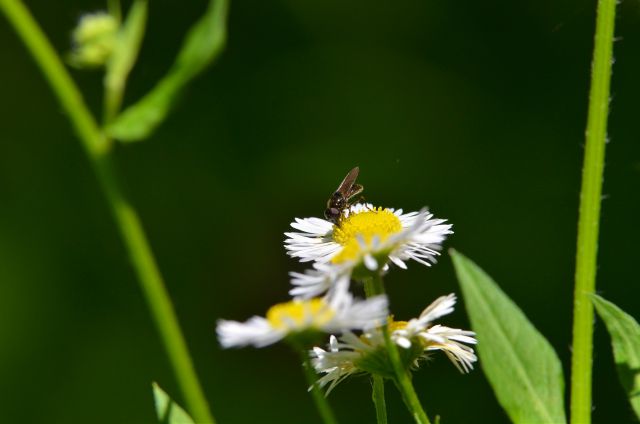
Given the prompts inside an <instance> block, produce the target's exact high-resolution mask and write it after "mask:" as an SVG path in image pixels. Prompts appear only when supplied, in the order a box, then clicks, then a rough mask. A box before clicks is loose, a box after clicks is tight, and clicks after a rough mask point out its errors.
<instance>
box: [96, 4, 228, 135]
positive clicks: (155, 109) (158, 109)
mask: <svg viewBox="0 0 640 424" xmlns="http://www.w3.org/2000/svg"><path fill="white" fill-rule="evenodd" d="M227 9H228V2H227V0H211V1H210V3H209V8H208V10H207V12H206V14H205V15H204V16H203V17H202V18H201V19H200V20H199V21H198V22H197V23H196V24H194V26H193V27H192V28H191V29H190V30H189V33H188V34H187V37H186V39H185V41H184V43H183V45H182V48H181V50H180V53H179V54H178V57H177V58H176V61H175V63H174V64H173V66H172V68H171V69H170V70H169V73H168V74H167V75H166V76H165V77H164V78H162V80H160V82H158V84H156V86H155V87H154V88H153V89H152V90H151V92H149V93H148V94H147V95H146V96H145V97H143V98H142V99H141V100H140V101H138V102H137V103H136V104H134V105H132V106H130V107H129V108H128V109H126V110H125V111H123V112H122V114H121V115H120V116H119V117H118V118H117V119H116V120H115V121H114V122H113V123H112V124H111V125H110V126H109V127H108V128H107V132H108V133H109V135H110V136H112V137H114V138H116V139H118V140H120V141H139V140H143V139H145V138H147V137H149V136H150V135H151V133H152V132H153V131H154V130H155V128H156V127H157V126H158V125H160V124H161V123H162V121H163V120H164V119H165V118H166V116H167V115H168V113H169V111H170V109H171V105H172V104H173V102H174V100H175V98H176V97H177V96H178V95H179V94H180V92H181V91H182V89H183V88H184V87H185V86H186V85H187V84H188V83H189V81H191V80H192V79H193V78H194V77H195V76H196V75H198V74H199V73H200V72H202V71H203V70H204V69H205V68H206V67H207V66H208V65H209V64H210V63H212V62H213V61H214V60H215V59H216V58H217V57H218V55H219V54H220V52H221V51H222V48H223V47H224V44H225V40H226V17H227Z"/></svg>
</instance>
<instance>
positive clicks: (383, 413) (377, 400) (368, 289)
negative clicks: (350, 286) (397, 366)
mask: <svg viewBox="0 0 640 424" xmlns="http://www.w3.org/2000/svg"><path fill="white" fill-rule="evenodd" d="M364 291H365V294H366V296H367V297H368V298H369V297H373V296H375V294H374V287H373V283H372V281H371V280H370V279H369V280H366V281H365V282H364ZM371 400H372V401H373V406H374V408H375V410H376V422H377V424H387V403H386V401H385V398H384V378H383V377H381V376H379V375H372V376H371Z"/></svg>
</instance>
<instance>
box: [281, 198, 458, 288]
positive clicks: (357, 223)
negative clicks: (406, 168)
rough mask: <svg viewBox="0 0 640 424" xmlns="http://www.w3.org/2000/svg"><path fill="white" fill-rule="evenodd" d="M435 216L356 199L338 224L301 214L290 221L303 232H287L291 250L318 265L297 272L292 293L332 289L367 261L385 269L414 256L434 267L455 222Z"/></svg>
mask: <svg viewBox="0 0 640 424" xmlns="http://www.w3.org/2000/svg"><path fill="white" fill-rule="evenodd" d="M444 222H445V220H442V219H434V218H433V215H432V214H431V213H429V212H428V211H427V210H426V209H423V210H421V211H420V212H410V213H406V214H405V213H402V209H399V210H394V209H388V208H387V209H383V208H375V207H374V206H373V205H371V204H356V205H353V206H351V207H350V208H349V209H347V210H346V211H345V212H344V215H343V216H342V218H341V219H340V220H339V221H338V224H336V225H334V224H333V223H331V222H329V221H325V220H324V219H320V218H305V219H299V218H296V220H295V222H293V223H291V226H292V227H293V228H295V229H297V230H299V232H289V233H285V235H286V236H287V239H286V240H285V248H286V249H287V253H288V254H289V255H290V256H292V257H296V258H299V259H300V261H301V262H309V261H313V262H314V265H313V266H314V269H311V270H308V271H307V272H305V273H292V274H291V276H292V277H293V280H292V281H291V283H292V284H293V285H294V286H296V287H294V288H293V289H292V290H291V291H290V294H291V295H293V296H297V297H303V298H307V297H310V296H316V295H319V294H321V293H324V292H325V291H327V290H329V289H331V288H332V285H333V282H334V281H338V280H339V279H340V278H341V277H343V276H344V275H350V274H351V272H352V271H353V270H354V269H356V268H357V267H360V266H361V265H363V266H364V267H365V268H366V269H367V270H369V271H376V270H378V269H382V270H383V271H386V270H387V268H388V262H389V261H391V262H393V263H394V264H396V265H397V266H398V267H400V268H403V269H406V268H407V265H406V263H405V261H407V260H409V259H413V260H415V261H417V262H419V263H421V264H423V265H426V266H430V265H431V264H432V263H435V262H436V256H437V255H439V250H440V247H441V244H442V242H443V241H444V240H445V238H446V237H447V235H448V234H451V232H452V231H451V225H450V224H445V223H444Z"/></svg>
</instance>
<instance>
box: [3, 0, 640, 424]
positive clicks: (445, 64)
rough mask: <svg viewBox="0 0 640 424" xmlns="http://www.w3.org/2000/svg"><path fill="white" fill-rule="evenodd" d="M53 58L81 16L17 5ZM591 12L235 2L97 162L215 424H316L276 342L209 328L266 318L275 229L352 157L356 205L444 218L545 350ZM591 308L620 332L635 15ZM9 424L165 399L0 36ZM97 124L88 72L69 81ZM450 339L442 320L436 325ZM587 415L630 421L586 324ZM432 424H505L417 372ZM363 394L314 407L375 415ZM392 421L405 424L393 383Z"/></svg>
mask: <svg viewBox="0 0 640 424" xmlns="http://www.w3.org/2000/svg"><path fill="white" fill-rule="evenodd" d="M27 4H28V5H29V7H30V8H31V10H32V12H33V14H34V15H35V17H36V18H37V19H38V21H39V22H40V23H41V24H42V26H43V28H44V29H45V31H46V32H47V34H48V35H49V36H50V38H51V40H52V42H53V44H54V45H55V47H56V48H57V50H58V51H59V52H66V51H68V48H69V38H70V31H71V29H72V27H73V26H74V25H75V23H76V22H77V19H78V17H79V16H80V15H81V14H82V13H83V12H86V11H94V10H97V9H100V8H103V7H104V4H103V3H102V2H100V1H88V0H87V1H80V0H60V1H55V2H52V1H43V0H41V1H28V2H27ZM205 7H206V2H205V1H204V0H199V1H192V2H181V3H180V4H178V3H177V2H172V1H167V0H165V1H154V2H152V4H151V9H150V17H149V23H148V32H147V36H146V38H145V42H144V45H143V47H142V53H141V57H140V60H139V62H138V65H137V66H136V68H135V69H134V72H133V74H132V77H131V80H130V89H129V91H128V93H127V97H126V102H128V103H130V102H132V101H134V100H136V99H137V98H139V97H140V96H141V95H142V94H144V93H145V92H146V91H147V90H148V89H149V88H150V87H151V86H152V85H153V82H154V81H156V80H157V79H158V78H159V77H160V76H161V75H163V74H164V72H166V70H167V69H168V67H169V66H170V64H171V62H172V60H173V57H174V55H175V53H176V52H177V50H178V48H179V45H180V42H181V40H182V36H183V34H184V32H185V31H186V30H187V28H188V27H189V25H190V24H191V23H192V22H193V21H195V20H196V19H197V17H198V16H199V15H200V14H201V13H202V12H203V11H204V9H205ZM594 10H595V1H589V2H584V1H577V0H564V1H554V0H542V1H541V0H522V1H515V2H514V1H506V0H498V1H495V0H494V1H490V2H478V1H471V0H463V1H455V2H454V1H443V0H406V1H402V2H390V1H387V2H367V1H360V0H351V1H336V0H330V1H323V2H304V1H298V0H274V1H264V0H237V1H234V2H233V3H232V5H231V13H230V23H229V31H230V32H229V43H228V46H227V49H226V51H225V52H224V54H223V56H222V57H221V58H220V60H219V61H218V62H217V63H216V65H215V66H214V67H213V68H212V69H211V70H209V71H208V72H207V73H206V74H205V75H203V76H202V77H200V78H199V79H198V80H197V81H195V83H194V84H193V85H192V86H191V87H190V89H189V90H188V91H187V92H186V93H185V95H184V96H183V97H182V99H181V101H180V102H179V104H178V105H177V107H176V108H175V111H174V113H173V114H172V116H171V117H170V119H169V120H168V121H167V122H166V123H165V124H164V125H163V126H162V127H161V128H160V130H159V131H158V132H157V133H156V134H155V135H154V136H153V137H152V139H150V140H148V141H147V142H144V143H140V144H135V145H127V146H119V147H118V149H117V153H116V154H117V160H118V164H119V167H120V168H121V171H122V173H123V175H124V176H125V179H126V183H127V186H128V187H127V188H128V190H129V192H130V194H131V196H132V198H133V200H134V203H135V205H136V206H137V207H138V208H139V211H140V214H141V216H142V219H143V221H144V225H145V228H146V230H147V232H148V235H149V238H150V240H151V243H152V246H153V248H154V251H155V253H156V255H157V258H158V261H159V263H160V267H161V269H162V271H163V273H164V276H165V278H166V281H167V285H168V289H169V291H170V293H171V295H172V297H173V300H174V302H175V307H176V309H177V312H178V315H179V317H180V320H181V323H182V326H183V328H184V332H185V334H186V337H187V339H188V343H189V346H190V348H191V350H192V354H193V357H194V361H195V364H196V367H197V369H198V372H199V375H200V377H201V380H202V383H203V385H204V388H205V391H206V393H207V396H208V398H209V399H210V403H211V406H212V410H213V412H214V414H215V416H216V418H218V420H219V422H220V423H222V424H226V423H248V422H253V421H259V422H264V423H281V422H282V423H316V422H319V419H318V418H317V415H316V413H315V410H314V408H313V404H312V402H311V400H310V398H309V397H308V395H307V393H306V390H305V389H306V385H305V382H304V379H303V376H302V373H301V371H300V369H299V367H298V360H297V358H296V356H295V355H294V354H292V353H291V352H290V351H289V350H288V349H286V348H285V347H284V346H280V345H278V346H273V347H269V348H265V349H262V350H256V349H244V350H235V351H222V350H221V349H220V348H219V347H218V345H217V341H216V339H215V335H214V329H215V322H216V320H217V319H218V318H221V317H224V318H228V319H238V320H244V319H246V318H248V317H249V316H251V315H253V314H263V313H264V312H265V311H266V309H267V308H268V307H269V306H270V305H271V304H273V303H274V302H279V301H283V300H286V298H287V290H288V287H289V285H288V277H287V273H288V272H289V271H291V270H302V269H304V267H303V266H301V265H300V264H298V263H296V261H294V260H292V259H289V258H288V257H287V256H286V255H285V252H284V249H283V247H282V242H283V239H284V236H283V234H282V233H283V232H284V231H286V230H287V228H288V224H289V222H290V221H291V220H292V219H293V218H294V217H304V216H318V215H320V214H321V213H322V211H323V208H324V202H325V201H326V198H327V197H328V195H329V194H330V192H331V191H332V190H333V189H334V188H335V186H336V185H337V183H338V182H339V180H340V179H341V178H342V177H343V176H344V175H345V173H346V172H347V171H348V170H349V169H350V168H351V167H353V166H354V165H359V166H360V168H361V174H360V179H359V181H360V182H361V183H362V184H363V185H364V186H365V195H366V198H367V200H369V201H372V202H374V203H376V204H379V205H386V206H391V207H402V208H404V209H405V210H416V209H419V208H420V207H422V206H424V205H428V206H429V207H430V208H431V209H432V210H433V212H435V213H436V215H437V216H438V217H445V218H448V219H449V220H450V221H451V222H452V223H453V224H454V230H455V234H454V235H453V236H452V237H451V238H450V239H449V241H448V242H447V244H446V247H455V248H457V249H458V250H460V251H461V252H463V253H465V254H466V255H468V256H470V257H471V258H473V259H474V260H475V261H477V262H478V263H479V264H480V265H481V266H482V267H484V268H485V269H486V270H487V272H489V273H490V274H491V275H492V276H493V277H494V278H495V279H496V280H497V281H498V282H499V284H500V285H501V286H502V287H503V288H504V290H505V291H506V292H507V293H508V294H509V295H510V296H511V297H512V298H513V299H514V300H515V301H516V302H517V303H518V304H519V305H520V306H521V307H522V308H523V309H524V311H525V312H526V313H527V315H528V316H529V318H530V319H531V320H532V321H533V322H534V324H535V325H536V326H537V327H538V328H539V329H540V330H541V331H542V333H544V334H545V335H546V336H547V337H548V338H549V340H550V341H551V343H552V344H553V346H554V347H555V349H556V350H557V352H558V354H559V356H560V357H561V359H562V361H563V364H564V368H565V374H566V375H567V378H566V380H567V381H568V371H569V359H570V340H571V306H572V300H571V297H572V286H573V281H572V279H573V267H574V251H575V237H576V218H577V204H578V192H579V184H580V167H581V162H582V153H583V149H582V145H583V141H584V140H583V139H584V137H583V135H584V127H585V121H586V109H587V93H588V84H589V69H590V60H591V49H592V39H593V35H592V34H593V29H594V19H595V18H594ZM617 24H618V28H617V31H616V33H617V36H618V37H620V41H619V42H617V43H616V46H615V56H616V65H615V68H614V74H613V87H612V93H613V104H612V114H611V120H610V131H609V133H610V136H611V139H612V142H611V143H610V144H609V145H608V150H607V165H606V169H605V187H604V193H605V194H606V200H605V201H604V204H603V218H602V227H601V229H602V236H601V243H600V256H599V280H598V288H599V292H600V293H601V294H603V295H604V296H605V297H606V298H608V299H610V300H612V301H614V302H615V303H617V304H618V305H620V307H622V308H623V309H625V310H626V311H628V312H630V313H632V314H634V315H635V316H636V317H638V316H640V296H639V295H640V288H639V285H638V274H637V268H636V264H635V263H634V262H633V261H634V260H637V255H638V248H637V245H636V243H637V240H638V239H639V238H640V226H638V225H637V219H638V216H640V202H639V200H638V199H639V198H638V195H637V194H638V187H639V182H640V144H638V143H637V141H638V135H637V134H638V131H637V111H638V99H639V98H640V84H638V75H640V54H639V52H640V4H639V3H638V2H635V1H633V2H632V1H629V2H623V3H622V4H621V5H620V7H619V18H618V19H617ZM0 52H2V58H3V59H2V66H0V84H1V91H0V93H1V94H0V116H1V118H0V399H2V401H1V403H2V417H3V419H2V420H3V422H20V423H44V422H48V423H87V422H91V423H152V422H154V412H153V403H152V394H151V381H154V380H155V381H158V382H159V383H160V384H161V386H163V387H164V388H165V389H166V390H167V391H168V392H169V393H170V394H172V395H173V396H174V397H175V398H176V400H178V401H180V402H182V398H181V396H180V393H179V391H178V389H177V387H176V384H175V380H174V378H173V375H172V373H171V371H170V368H169V365H168V362H167V359H166V355H165V353H164V351H163V349H162V347H161V345H160V342H159V338H158V335H157V333H156V331H155V328H154V326H153V323H152V322H151V320H150V317H149V314H148V312H147V307H146V304H145V302H144V299H143V297H142V294H141V292H140V290H139V288H138V284H137V282H136V280H135V278H134V274H133V272H132V269H131V266H130V264H129V261H128V258H127V256H126V254H125V251H124V248H123V245H122V243H121V240H120V238H119V236H118V233H117V231H116V228H115V226H114V223H113V221H112V219H111V216H110V215H109V213H108V209H107V206H106V203H105V201H104V199H103V196H102V194H101V192H100V191H99V187H98V184H97V182H96V179H95V177H94V174H93V172H92V169H91V168H90V167H89V165H88V162H87V160H86V158H85V155H84V152H83V151H82V150H81V148H80V145H79V143H78V142H77V140H76V139H75V137H74V134H73V133H72V131H71V129H70V125H69V123H68V120H67V118H66V116H65V115H64V114H63V113H62V112H61V108H60V107H59V105H58V103H57V102H56V101H55V99H54V98H53V96H52V94H51V91H50V89H49V87H48V86H47V84H46V83H45V82H44V80H43V78H42V75H41V74H40V72H39V70H38V69H37V68H36V67H35V66H34V63H33V62H32V60H31V58H30V57H29V56H28V54H27V53H26V51H25V48H24V46H23V45H22V43H21V42H20V41H19V40H18V39H17V37H16V36H15V34H14V33H13V31H12V30H11V29H10V28H9V26H8V25H7V22H6V20H4V18H3V19H1V20H0ZM73 75H74V77H75V78H76V80H77V81H78V83H79V84H80V86H81V87H82V90H83V91H84V92H85V93H86V96H87V101H88V103H89V104H90V105H91V106H92V108H93V109H94V111H96V112H99V105H100V102H101V86H100V84H101V74H100V73H97V72H93V73H80V72H77V71H74V72H73ZM387 285H388V289H389V292H390V297H391V303H392V308H393V311H394V312H395V314H396V316H397V317H399V318H408V317H412V316H415V315H417V314H418V313H419V312H420V311H421V310H422V308H423V307H424V306H426V305H427V304H428V303H430V302H431V301H432V300H433V299H435V298H436V297H437V296H439V295H442V294H446V293H449V292H459V289H458V286H457V283H456V281H455V277H454V272H453V269H452V266H451V261H450V258H449V256H448V255H447V254H444V255H443V257H442V259H441V260H440V263H439V264H438V265H437V266H436V267H434V268H432V269H425V268H424V267H422V266H419V265H418V264H416V263H412V264H411V265H410V269H409V270H408V271H395V272H392V273H391V274H390V275H389V277H388V278H387ZM443 323H444V324H447V325H450V326H468V321H467V318H466V314H465V311H464V308H463V307H462V303H461V304H460V306H459V308H458V309H457V310H456V312H455V313H454V314H453V315H451V316H449V317H446V318H445V319H444V320H443ZM596 345H597V346H596V352H595V371H594V419H595V421H596V422H600V423H613V422H615V423H621V422H632V421H633V418H632V413H631V411H630V408H629V406H628V405H627V404H626V401H625V399H624V394H623V391H622V389H621V387H620V385H619V383H618V381H617V377H616V375H615V368H614V365H613V362H612V359H611V353H610V347H609V339H608V336H607V335H606V333H605V331H604V330H603V325H602V324H601V323H600V322H598V323H597V329H596ZM415 381H416V385H417V390H418V392H419V394H420V397H421V398H422V399H423V401H424V404H425V407H426V409H427V411H428V412H429V414H431V415H435V414H439V415H441V416H442V422H443V423H465V422H472V421H473V422H492V423H500V422H507V417H506V415H505V414H504V413H503V412H502V410H501V409H500V407H499V406H498V404H497V403H496V401H495V399H494V396H493V394H492V392H491V390H490V387H489V385H488V384H487V381H486V379H485V378H484V376H483V374H482V372H481V370H480V369H477V370H476V371H474V372H473V373H471V374H470V375H466V376H462V375H460V374H459V373H458V372H457V371H456V370H455V368H454V367H453V366H451V364H449V363H448V361H447V359H446V358H445V357H444V356H443V355H437V356H435V357H434V360H433V361H431V362H430V363H428V364H427V365H426V366H425V367H423V369H422V370H421V371H420V372H419V373H418V374H417V375H416V378H415ZM369 396H370V390H369V382H368V381H367V380H366V379H364V378H360V379H353V380H350V381H348V382H346V383H343V384H342V385H341V386H340V387H339V388H338V389H336V390H335V391H334V392H333V394H332V395H331V396H330V400H331V401H332V403H333V404H334V405H335V409H336V412H337V415H338V417H339V418H340V419H341V420H342V422H345V423H349V422H351V423H363V422H373V421H374V413H373V408H372V405H371V403H370V402H369ZM388 401H389V404H390V416H391V418H390V419H391V422H394V423H404V422H406V423H408V422H410V420H411V419H410V417H409V415H408V414H407V413H406V412H405V410H404V407H403V405H402V403H401V401H400V398H399V396H398V395H397V393H395V392H394V391H393V390H389V400H388Z"/></svg>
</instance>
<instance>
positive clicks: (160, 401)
mask: <svg viewBox="0 0 640 424" xmlns="http://www.w3.org/2000/svg"><path fill="white" fill-rule="evenodd" d="M152 386H153V397H154V399H155V402H156V414H157V415H158V421H159V422H160V423H161V424H194V421H193V419H192V418H191V417H190V416H189V414H187V413H186V412H185V410H184V409H182V408H180V406H178V404H177V403H175V402H174V401H173V400H172V399H171V398H170V397H169V395H168V394H166V393H165V391H164V390H162V389H161V388H160V386H158V383H156V382H153V383H152Z"/></svg>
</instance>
